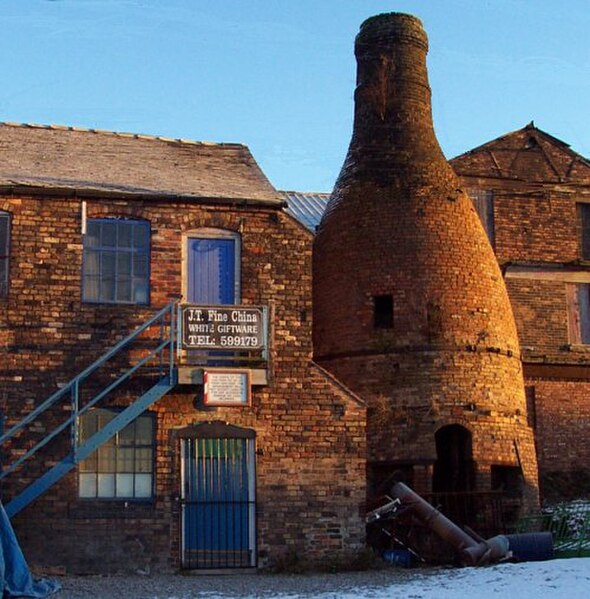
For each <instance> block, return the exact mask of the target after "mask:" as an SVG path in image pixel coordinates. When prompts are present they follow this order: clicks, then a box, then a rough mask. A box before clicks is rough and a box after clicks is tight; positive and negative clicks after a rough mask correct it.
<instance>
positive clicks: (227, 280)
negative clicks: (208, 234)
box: [187, 237, 237, 305]
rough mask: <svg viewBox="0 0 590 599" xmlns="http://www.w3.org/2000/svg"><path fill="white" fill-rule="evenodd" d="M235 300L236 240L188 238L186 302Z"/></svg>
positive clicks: (212, 303)
mask: <svg viewBox="0 0 590 599" xmlns="http://www.w3.org/2000/svg"><path fill="white" fill-rule="evenodd" d="M236 299H237V298H236V240H235V239H224V238H220V239H208V238H203V237H200V238H195V237H191V238H189V239H188V261H187V301H188V302H189V303H191V304H201V305H215V304H235V303H236Z"/></svg>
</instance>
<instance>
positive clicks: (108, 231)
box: [100, 222, 117, 247]
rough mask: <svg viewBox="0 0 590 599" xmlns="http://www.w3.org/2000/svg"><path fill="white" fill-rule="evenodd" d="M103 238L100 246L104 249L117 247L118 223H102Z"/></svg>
mask: <svg viewBox="0 0 590 599" xmlns="http://www.w3.org/2000/svg"><path fill="white" fill-rule="evenodd" d="M100 226H101V228H102V237H101V240H100V241H101V243H100V245H101V246H103V247H115V246H116V245H117V223H115V222H112V223H108V222H102V223H101V224H100Z"/></svg>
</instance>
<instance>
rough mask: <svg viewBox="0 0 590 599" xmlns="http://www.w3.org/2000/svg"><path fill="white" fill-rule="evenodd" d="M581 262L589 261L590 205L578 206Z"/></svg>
mask: <svg viewBox="0 0 590 599" xmlns="http://www.w3.org/2000/svg"><path fill="white" fill-rule="evenodd" d="M578 214H579V215H580V246H581V248H580V249H581V257H582V260H590V204H578Z"/></svg>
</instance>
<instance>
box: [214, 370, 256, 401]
mask: <svg viewBox="0 0 590 599" xmlns="http://www.w3.org/2000/svg"><path fill="white" fill-rule="evenodd" d="M203 382H204V387H205V394H204V403H205V405H207V406H249V405H250V399H251V394H250V388H251V387H250V371H249V370H235V369H232V370H228V369H226V368H220V369H208V370H205V371H204V372H203Z"/></svg>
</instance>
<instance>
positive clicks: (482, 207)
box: [467, 189, 496, 247]
mask: <svg viewBox="0 0 590 599" xmlns="http://www.w3.org/2000/svg"><path fill="white" fill-rule="evenodd" d="M467 194H468V195H469V197H470V198H471V201H472V202H473V207H474V208H475V211H476V212H477V214H478V216H479V220H481V224H482V225H483V228H484V229H485V232H486V235H487V236H488V239H489V240H490V244H491V245H492V247H495V244H496V231H495V226H494V193H493V192H492V191H491V190H489V189H468V190H467Z"/></svg>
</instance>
